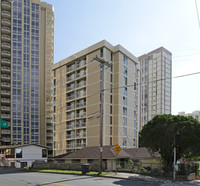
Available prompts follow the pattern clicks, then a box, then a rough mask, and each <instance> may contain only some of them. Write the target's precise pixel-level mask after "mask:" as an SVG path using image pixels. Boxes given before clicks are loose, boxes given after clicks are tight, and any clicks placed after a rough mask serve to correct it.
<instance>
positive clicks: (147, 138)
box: [139, 114, 200, 165]
mask: <svg viewBox="0 0 200 186" xmlns="http://www.w3.org/2000/svg"><path fill="white" fill-rule="evenodd" d="M175 134H179V136H180V145H181V146H180V148H179V150H178V151H177V159H180V158H181V157H184V158H191V157H195V156H199V155H200V122H199V121H197V120H196V119H194V118H192V117H188V116H180V115H177V116H174V115H171V114H164V115H156V116H155V117H154V118H153V119H152V120H150V121H149V122H148V123H147V124H146V125H144V127H143V129H142V130H141V131H140V141H139V142H140V146H141V147H147V148H149V149H150V150H151V151H152V152H158V153H159V154H160V155H161V157H162V159H163V162H164V164H166V165H172V164H173V157H174V156H173V150H174V146H175V140H174V136H175Z"/></svg>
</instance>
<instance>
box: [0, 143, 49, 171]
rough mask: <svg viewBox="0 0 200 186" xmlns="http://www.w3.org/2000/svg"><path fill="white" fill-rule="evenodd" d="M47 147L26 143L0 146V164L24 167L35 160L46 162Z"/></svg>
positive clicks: (30, 164)
mask: <svg viewBox="0 0 200 186" xmlns="http://www.w3.org/2000/svg"><path fill="white" fill-rule="evenodd" d="M47 158H48V147H46V146H42V145H37V144H27V145H9V146H0V166H4V167H16V168H24V167H26V166H27V165H28V166H29V167H31V166H32V164H33V163H34V162H35V161H40V162H47Z"/></svg>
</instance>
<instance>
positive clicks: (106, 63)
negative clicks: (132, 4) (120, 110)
mask: <svg viewBox="0 0 200 186" xmlns="http://www.w3.org/2000/svg"><path fill="white" fill-rule="evenodd" d="M94 60H96V61H98V62H99V63H100V68H101V69H102V74H101V75H102V81H101V85H100V102H101V105H100V114H101V118H100V135H99V174H101V173H102V155H103V115H104V70H105V68H104V67H105V65H106V66H107V67H110V66H111V65H110V64H109V63H108V62H107V61H105V60H104V59H100V58H98V57H97V56H96V57H95V58H93V60H92V61H94Z"/></svg>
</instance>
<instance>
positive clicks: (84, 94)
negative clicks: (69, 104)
mask: <svg viewBox="0 0 200 186" xmlns="http://www.w3.org/2000/svg"><path fill="white" fill-rule="evenodd" d="M83 96H86V93H82V94H81V93H77V94H76V97H77V98H79V97H83Z"/></svg>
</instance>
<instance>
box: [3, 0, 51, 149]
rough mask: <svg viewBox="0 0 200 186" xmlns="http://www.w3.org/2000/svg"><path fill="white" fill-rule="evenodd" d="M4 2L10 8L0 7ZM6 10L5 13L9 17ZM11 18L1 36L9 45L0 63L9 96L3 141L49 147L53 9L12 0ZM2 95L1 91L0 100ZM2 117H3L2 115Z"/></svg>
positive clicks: (32, 0) (30, 0)
mask: <svg viewBox="0 0 200 186" xmlns="http://www.w3.org/2000/svg"><path fill="white" fill-rule="evenodd" d="M5 2H6V3H5ZM3 3H4V4H6V6H9V5H10V6H11V4H10V3H9V2H8V1H4V0H3V1H2V8H3ZM7 9H8V8H7ZM8 10H11V8H10V9H8ZM8 10H6V11H7V12H5V13H7V14H8V12H9V11H8ZM11 15H12V16H11V18H10V17H8V18H6V20H5V22H6V21H7V24H6V25H5V31H4V32H5V33H2V34H4V35H5V36H4V35H2V38H3V36H4V37H5V38H8V39H10V38H11V39H10V40H8V39H7V40H8V41H10V43H8V44H11V46H12V47H11V48H10V49H9V50H8V51H7V52H6V54H7V56H8V57H7V56H6V55H5V56H4V57H3V59H4V60H1V64H4V63H6V65H7V67H6V69H8V68H9V69H10V74H9V75H7V76H9V78H8V80H7V82H6V80H4V81H5V86H6V85H7V86H8V87H6V88H7V89H6V91H7V92H8V93H9V96H10V97H9V96H8V95H6V96H7V97H5V96H4V97H5V98H4V99H6V100H7V102H8V103H9V105H8V106H7V107H9V108H8V109H9V111H7V112H6V116H7V117H9V121H10V128H9V130H6V132H8V133H9V134H7V136H6V140H7V141H8V142H10V143H14V142H16V143H18V144H29V143H37V144H42V145H47V146H49V147H52V144H53V143H52V142H53V127H52V117H53V115H52V109H53V100H52V95H53V72H52V66H53V63H54V62H53V61H54V11H53V7H52V6H51V5H49V4H47V3H45V2H41V1H40V0H13V2H12V13H11ZM7 19H8V20H7ZM9 19H10V20H11V19H12V21H10V20H9ZM6 30H7V31H6ZM9 34H10V35H9ZM8 53H9V55H8ZM9 65H10V66H9ZM1 71H2V68H1ZM2 81H3V79H2V76H1V82H2ZM4 81H3V82H4ZM2 85H4V84H1V87H2ZM2 93H3V92H2V89H1V98H2V97H3V95H2ZM4 99H1V100H2V101H3V100H4ZM2 101H1V102H2ZM10 103H11V104H10ZM7 107H6V108H7ZM1 109H2V107H1ZM1 116H4V115H2V113H1ZM2 119H4V117H2ZM3 133H4V130H1V136H2V135H3ZM3 144H4V143H3V142H2V145H3Z"/></svg>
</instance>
